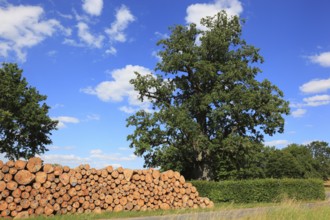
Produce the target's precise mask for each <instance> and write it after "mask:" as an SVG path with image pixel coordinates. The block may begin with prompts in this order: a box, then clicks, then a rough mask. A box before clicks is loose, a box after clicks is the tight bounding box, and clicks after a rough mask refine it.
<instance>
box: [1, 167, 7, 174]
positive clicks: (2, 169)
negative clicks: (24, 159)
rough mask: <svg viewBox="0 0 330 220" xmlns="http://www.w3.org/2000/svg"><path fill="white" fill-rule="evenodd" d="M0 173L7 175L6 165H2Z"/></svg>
mask: <svg viewBox="0 0 330 220" xmlns="http://www.w3.org/2000/svg"><path fill="white" fill-rule="evenodd" d="M1 172H3V173H8V172H9V167H8V166H7V165H3V166H2V168H1Z"/></svg>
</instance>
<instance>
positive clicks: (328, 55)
mask: <svg viewBox="0 0 330 220" xmlns="http://www.w3.org/2000/svg"><path fill="white" fill-rule="evenodd" d="M308 58H309V60H310V61H311V62H313V63H316V64H319V65H321V66H323V67H330V52H324V53H321V54H318V55H314V56H310V57H308Z"/></svg>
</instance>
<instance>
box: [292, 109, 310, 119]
mask: <svg viewBox="0 0 330 220" xmlns="http://www.w3.org/2000/svg"><path fill="white" fill-rule="evenodd" d="M306 112H307V110H306V109H302V108H298V109H297V110H295V111H293V112H292V113H291V115H292V117H294V118H300V117H302V116H303V115H305V114H306Z"/></svg>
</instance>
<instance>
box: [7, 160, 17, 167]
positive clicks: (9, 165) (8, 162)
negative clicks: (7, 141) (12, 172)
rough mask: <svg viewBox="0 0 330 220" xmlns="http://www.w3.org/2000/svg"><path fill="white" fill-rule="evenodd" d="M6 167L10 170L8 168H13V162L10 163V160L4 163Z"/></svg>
mask: <svg viewBox="0 0 330 220" xmlns="http://www.w3.org/2000/svg"><path fill="white" fill-rule="evenodd" d="M6 165H7V166H8V167H9V168H10V167H14V166H15V162H14V161H12V160H8V161H7V162H6Z"/></svg>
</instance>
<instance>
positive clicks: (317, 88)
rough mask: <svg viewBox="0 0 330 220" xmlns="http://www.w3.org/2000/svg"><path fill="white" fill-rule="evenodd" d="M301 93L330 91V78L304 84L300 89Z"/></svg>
mask: <svg viewBox="0 0 330 220" xmlns="http://www.w3.org/2000/svg"><path fill="white" fill-rule="evenodd" d="M299 89H300V91H302V92H304V93H319V92H326V91H327V90H329V89H330V78H329V79H313V80H311V81H309V82H308V83H305V84H303V85H302V86H300V87H299Z"/></svg>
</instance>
